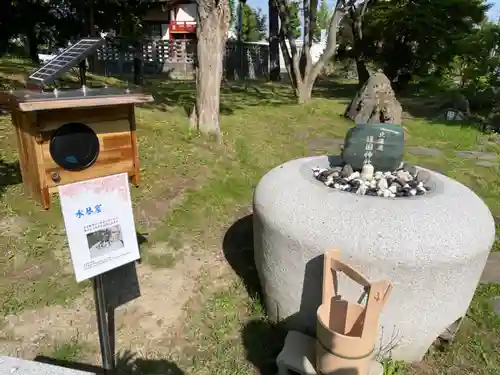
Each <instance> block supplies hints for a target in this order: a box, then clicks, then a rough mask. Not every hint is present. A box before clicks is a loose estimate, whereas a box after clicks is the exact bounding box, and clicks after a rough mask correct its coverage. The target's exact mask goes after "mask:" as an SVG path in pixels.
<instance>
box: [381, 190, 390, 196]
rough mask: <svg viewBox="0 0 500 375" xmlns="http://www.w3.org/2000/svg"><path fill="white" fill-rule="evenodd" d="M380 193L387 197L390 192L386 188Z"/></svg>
mask: <svg viewBox="0 0 500 375" xmlns="http://www.w3.org/2000/svg"><path fill="white" fill-rule="evenodd" d="M382 195H383V196H384V197H385V198H389V197H390V196H391V192H390V191H389V190H388V189H385V190H384V191H382Z"/></svg>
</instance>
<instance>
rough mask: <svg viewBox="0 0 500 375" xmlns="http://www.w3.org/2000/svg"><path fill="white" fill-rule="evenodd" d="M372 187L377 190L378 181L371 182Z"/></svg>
mask: <svg viewBox="0 0 500 375" xmlns="http://www.w3.org/2000/svg"><path fill="white" fill-rule="evenodd" d="M370 187H371V188H372V189H374V188H376V187H377V181H376V180H371V181H370Z"/></svg>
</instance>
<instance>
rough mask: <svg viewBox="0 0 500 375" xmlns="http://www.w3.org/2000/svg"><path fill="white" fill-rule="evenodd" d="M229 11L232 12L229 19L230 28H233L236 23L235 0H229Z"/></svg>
mask: <svg viewBox="0 0 500 375" xmlns="http://www.w3.org/2000/svg"><path fill="white" fill-rule="evenodd" d="M227 3H228V6H229V12H230V14H231V19H230V21H229V29H233V28H234V27H235V23H236V5H235V3H234V0H228V2H227Z"/></svg>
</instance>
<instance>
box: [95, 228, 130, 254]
mask: <svg viewBox="0 0 500 375" xmlns="http://www.w3.org/2000/svg"><path fill="white" fill-rule="evenodd" d="M87 244H88V247H89V251H90V258H91V259H95V258H97V257H100V256H103V255H107V254H110V253H112V252H113V251H116V250H119V249H121V248H123V247H124V244H123V235H122V228H121V227H120V225H119V224H117V225H113V226H111V227H108V228H104V229H99V230H96V231H95V232H90V233H87Z"/></svg>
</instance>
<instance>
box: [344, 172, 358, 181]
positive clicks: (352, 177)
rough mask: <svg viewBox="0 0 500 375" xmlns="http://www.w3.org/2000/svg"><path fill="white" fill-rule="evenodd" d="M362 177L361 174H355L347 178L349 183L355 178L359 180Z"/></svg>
mask: <svg viewBox="0 0 500 375" xmlns="http://www.w3.org/2000/svg"><path fill="white" fill-rule="evenodd" d="M359 176H360V174H359V172H354V173H353V174H352V175H350V176H349V177H347V178H346V180H347V181H351V180H354V179H355V178H358V177H359Z"/></svg>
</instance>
